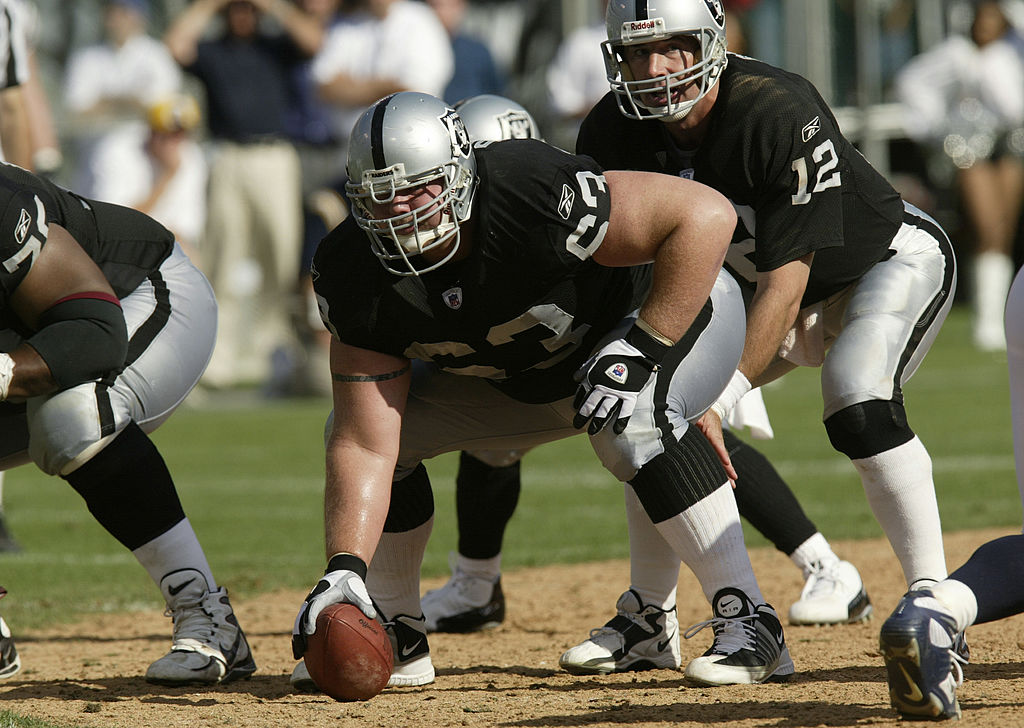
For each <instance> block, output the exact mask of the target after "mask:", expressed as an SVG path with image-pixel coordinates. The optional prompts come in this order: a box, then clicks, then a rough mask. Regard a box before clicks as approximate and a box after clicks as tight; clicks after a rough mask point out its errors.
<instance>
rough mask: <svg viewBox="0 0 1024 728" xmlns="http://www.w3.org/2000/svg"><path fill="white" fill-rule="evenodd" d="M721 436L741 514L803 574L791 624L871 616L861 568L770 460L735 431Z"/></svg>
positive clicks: (791, 613) (841, 621) (793, 607)
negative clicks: (840, 551) (841, 551)
mask: <svg viewBox="0 0 1024 728" xmlns="http://www.w3.org/2000/svg"><path fill="white" fill-rule="evenodd" d="M722 434H723V436H724V437H725V444H726V447H727V448H729V457H730V458H731V459H732V464H733V467H734V468H736V472H737V474H738V475H739V478H738V479H737V480H736V488H735V491H734V492H735V496H736V505H737V506H738V508H739V512H740V515H741V516H743V517H744V518H746V519H747V520H748V521H749V522H750V524H751V525H752V526H754V528H756V529H757V530H758V531H760V532H761V534H763V535H764V536H765V538H767V539H768V540H769V541H771V542H772V543H773V544H774V545H775V547H776V548H777V549H778V550H779V551H782V552H783V553H784V554H786V555H787V556H789V557H790V558H791V559H792V560H793V562H794V563H795V564H796V565H797V566H798V567H799V568H800V570H801V571H802V573H803V576H804V587H803V590H802V591H801V594H800V598H799V599H798V600H797V601H796V602H794V603H793V604H792V605H790V608H789V621H790V623H791V624H843V623H850V622H859V621H861V620H864V619H867V618H868V617H869V616H870V615H871V600H870V599H869V598H868V595H867V592H866V591H865V589H864V582H863V580H862V579H861V577H860V573H859V572H858V571H857V567H855V566H854V565H853V564H851V563H850V562H848V561H843V560H841V559H840V558H839V557H838V556H836V555H835V553H834V552H833V551H832V548H831V546H829V543H828V541H827V540H825V537H824V536H822V535H821V534H820V533H819V532H818V529H817V527H816V526H815V525H814V524H813V523H812V522H811V520H810V519H809V518H807V516H806V514H805V513H804V510H803V508H802V507H801V506H800V503H799V501H797V499H796V496H795V495H794V494H793V491H792V490H790V488H789V485H788V484H787V483H786V481H785V480H783V479H782V476H781V475H779V473H778V471H776V470H775V467H774V466H773V465H772V464H771V462H770V461H769V460H768V458H766V457H765V456H764V455H762V454H761V453H760V452H758V451H757V450H756V449H755V448H754V447H752V446H751V445H749V444H748V443H746V442H744V441H743V440H741V439H740V438H739V437H737V436H736V435H735V434H733V433H732V431H730V430H724V431H723V433H722Z"/></svg>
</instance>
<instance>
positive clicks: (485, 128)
mask: <svg viewBox="0 0 1024 728" xmlns="http://www.w3.org/2000/svg"><path fill="white" fill-rule="evenodd" d="M455 110H456V111H458V112H459V116H460V117H461V118H462V123H464V124H465V125H466V131H468V132H469V138H470V139H472V140H473V141H475V142H483V141H491V142H500V141H503V140H505V139H540V138H541V136H540V130H539V129H538V128H537V122H535V121H534V120H533V117H532V116H531V115H530V112H529V111H527V110H526V109H525V108H523V106H522V105H521V104H518V103H516V102H515V101H513V100H512V99H507V98H505V97H504V96H496V95H495V94H480V95H478V96H470V97H469V98H468V99H463V100H462V101H460V102H458V103H457V104H455Z"/></svg>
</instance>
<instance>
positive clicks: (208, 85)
mask: <svg viewBox="0 0 1024 728" xmlns="http://www.w3.org/2000/svg"><path fill="white" fill-rule="evenodd" d="M264 14H266V15H267V16H269V18H268V19H273V21H276V23H277V24H278V25H279V26H280V27H281V28H282V29H283V32H281V33H272V32H270V31H269V30H267V29H266V28H265V27H264V26H263V25H262V23H261V20H262V19H263V16H264ZM217 19H220V20H221V21H222V28H221V30H220V32H219V33H217V35H215V36H214V37H212V38H210V39H203V36H204V35H205V34H206V33H207V31H208V30H210V29H211V27H212V25H213V22H214V21H215V20H217ZM164 40H165V42H166V43H167V46H168V48H170V51H171V54H172V55H173V56H174V58H175V60H177V61H178V63H180V64H181V65H182V67H184V68H185V70H186V71H188V72H189V73H190V74H192V75H193V76H195V77H196V78H197V79H198V80H199V82H200V83H201V85H202V86H203V88H204V89H205V91H206V106H207V114H208V118H207V122H208V128H209V135H210V138H211V141H212V144H213V150H212V152H213V154H212V158H211V163H210V178H209V179H210V182H209V194H208V197H207V217H206V226H205V229H204V233H203V236H202V239H201V242H200V261H201V267H202V269H203V271H204V272H205V273H206V275H207V277H208V278H209V279H210V283H211V284H212V285H213V288H214V291H215V293H216V295H217V301H218V304H219V309H220V315H219V327H218V331H217V346H216V348H215V349H214V354H213V358H212V359H211V361H210V364H209V366H208V367H207V369H206V373H205V374H204V376H203V380H202V384H204V385H205V386H209V387H214V388H226V387H235V386H238V385H242V384H248V383H252V382H255V381H259V382H263V383H269V382H271V381H273V380H275V379H277V378H279V377H283V376H286V374H285V373H283V372H279V371H277V370H279V369H284V368H287V367H288V366H290V365H291V363H292V362H293V361H294V358H295V352H296V351H297V350H298V344H297V341H296V338H295V334H294V330H293V326H292V316H293V315H294V313H295V311H296V308H297V303H298V297H297V295H296V293H297V291H296V288H297V284H298V275H299V256H300V251H301V243H302V195H301V171H300V164H299V157H298V154H297V153H296V150H295V146H294V145H293V144H292V143H291V141H289V139H288V134H287V129H286V118H287V114H288V109H289V103H290V94H291V91H292V88H291V74H292V71H293V70H294V68H295V67H296V65H297V64H299V63H301V62H302V61H304V60H305V59H306V58H309V57H310V56H312V55H314V54H315V53H316V52H317V51H318V50H319V48H320V45H321V43H322V41H323V28H322V26H321V24H320V23H319V22H317V20H315V19H314V18H312V17H311V16H310V15H308V14H307V13H306V12H305V11H303V10H302V9H300V8H299V7H297V6H295V5H294V4H292V3H290V2H280V1H278V0H196V1H195V2H193V3H192V4H191V5H189V6H188V7H187V8H186V9H185V10H184V11H183V12H182V13H181V14H180V15H179V16H178V17H177V18H176V19H175V20H174V21H173V22H172V23H171V26H170V27H169V28H168V30H167V33H166V35H165V36H164Z"/></svg>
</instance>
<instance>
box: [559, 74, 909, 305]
mask: <svg viewBox="0 0 1024 728" xmlns="http://www.w3.org/2000/svg"><path fill="white" fill-rule="evenodd" d="M718 85H719V87H720V88H719V91H718V99H717V100H716V102H715V105H714V107H713V108H712V111H711V115H710V119H709V125H708V129H707V132H706V133H705V135H704V138H703V140H702V141H701V145H700V147H699V148H698V149H696V150H692V151H687V150H681V149H679V148H678V147H677V146H676V145H675V143H674V141H673V140H672V138H671V137H670V136H669V134H668V132H667V130H666V128H665V125H664V124H662V123H661V122H658V121H650V120H645V121H637V120H631V119H627V118H625V117H624V116H623V115H622V114H621V113H620V112H619V109H618V106H617V105H616V102H615V97H614V96H613V95H612V94H611V93H609V94H608V95H606V96H605V97H604V98H603V99H602V100H601V101H600V102H598V104H597V106H595V107H594V109H592V110H591V112H590V114H589V115H588V116H587V118H586V119H585V120H584V122H583V125H582V127H581V128H580V133H579V138H578V139H577V142H576V151H577V153H579V154H587V155H590V156H592V157H593V158H594V159H596V160H597V161H598V163H599V164H600V165H601V166H602V167H604V168H605V169H633V170H645V171H652V172H664V173H667V174H672V175H681V176H685V177H692V178H693V179H696V180H697V181H698V182H703V183H704V184H706V185H708V186H710V187H713V188H714V189H716V190H718V191H719V192H721V193H722V194H724V195H725V196H726V197H728V198H729V199H730V200H731V201H732V203H733V205H734V206H735V207H736V210H737V213H738V215H739V218H740V219H739V222H738V224H737V229H736V235H735V236H734V238H733V244H732V245H731V246H730V249H729V254H728V256H727V258H726V268H728V269H729V271H730V272H731V273H733V275H734V276H735V277H736V279H737V280H738V281H739V282H740V284H741V285H745V286H748V287H751V286H752V285H753V282H754V281H755V278H756V272H757V271H769V270H774V269H776V268H778V267H780V266H782V265H784V264H785V263H788V262H790V261H793V260H796V259H798V258H801V257H803V256H804V255H806V254H807V253H810V252H814V261H813V263H812V265H811V273H810V279H809V280H808V282H807V290H806V292H805V294H804V298H803V305H807V304H810V303H814V302H816V301H819V300H821V299H823V298H825V297H827V296H829V295H831V294H833V293H835V292H837V291H839V290H841V289H842V288H844V287H846V286H847V285H848V284H850V283H852V282H853V281H856V280H858V279H859V278H860V277H861V276H862V275H863V274H864V273H865V272H866V271H867V269H868V268H870V267H871V266H872V265H873V264H874V263H876V262H878V261H879V260H881V259H883V258H884V257H885V256H886V255H887V251H888V246H889V242H890V241H891V240H892V238H893V236H894V235H895V234H896V231H897V230H898V229H899V226H900V224H901V222H902V220H903V204H902V202H901V200H900V198H899V195H898V194H897V193H896V191H895V190H894V189H893V188H892V186H891V185H890V184H889V183H888V182H886V180H885V179H884V178H883V177H882V176H881V175H880V174H879V173H878V172H877V171H875V169H874V168H873V167H871V165H870V164H869V163H868V162H867V160H866V159H864V157H863V156H862V155H861V154H860V152H859V151H857V150H856V149H855V148H854V147H853V145H852V144H850V143H849V142H848V141H847V140H846V139H845V138H844V137H843V135H842V134H841V133H840V131H839V125H838V124H837V123H836V120H835V117H834V116H833V115H832V112H831V111H830V110H829V108H828V105H827V104H826V103H825V101H824V100H823V99H822V98H821V96H820V95H819V94H818V92H817V91H816V90H815V89H814V87H813V86H812V85H811V84H810V83H809V82H808V81H807V80H805V79H803V78H801V77H800V76H797V75H795V74H792V73H788V72H786V71H783V70H780V69H778V68H775V67H773V66H770V65H768V64H765V63H761V62H760V61H756V60H753V59H751V58H746V57H744V56H737V55H733V54H729V64H728V66H727V67H726V69H725V71H724V73H723V74H722V77H721V79H719V81H718ZM755 240H756V245H755Z"/></svg>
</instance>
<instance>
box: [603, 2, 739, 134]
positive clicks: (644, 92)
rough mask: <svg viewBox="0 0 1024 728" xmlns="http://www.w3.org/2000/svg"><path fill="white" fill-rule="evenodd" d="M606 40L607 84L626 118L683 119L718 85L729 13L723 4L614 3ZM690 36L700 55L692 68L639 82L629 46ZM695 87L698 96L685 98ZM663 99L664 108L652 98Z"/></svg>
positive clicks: (610, 3)
mask: <svg viewBox="0 0 1024 728" xmlns="http://www.w3.org/2000/svg"><path fill="white" fill-rule="evenodd" d="M605 24H606V28H607V32H608V40H607V41H605V42H604V43H602V44H601V49H602V51H603V52H604V59H605V69H606V71H607V75H608V83H609V85H610V86H611V90H612V92H613V93H614V94H615V99H616V102H617V103H618V105H619V110H620V111H621V112H622V114H623V115H624V116H626V117H628V118H630V119H660V120H662V121H666V122H668V121H679V120H680V119H682V118H684V117H685V116H686V115H687V114H688V113H690V111H691V110H692V109H693V107H694V106H696V104H697V103H698V102H699V101H700V100H701V99H702V98H704V96H705V95H707V93H708V92H709V91H710V90H711V89H712V88H713V87H714V85H715V84H716V83H718V79H719V77H720V76H721V74H722V71H723V70H725V66H726V63H727V60H726V55H725V50H726V44H725V12H724V10H723V8H722V4H721V2H720V0H656V1H655V2H636V1H635V0H612V1H611V2H609V3H608V12H607V14H606V16H605ZM679 37H689V38H693V39H695V42H696V46H697V49H698V50H697V52H696V59H695V61H694V63H693V64H692V65H691V66H690V67H689V68H684V69H681V70H679V71H677V72H674V73H670V74H667V75H665V76H661V77H658V78H653V79H636V78H634V77H633V74H632V72H631V71H630V67H629V64H628V62H627V58H626V53H627V52H628V51H629V49H630V47H633V46H637V45H643V44H646V43H653V42H657V41H664V40H669V39H672V38H679ZM691 85H695V86H696V88H697V94H696V96H692V95H691V97H690V98H683V97H682V95H683V93H684V92H685V91H686V90H687V88H688V87H689V86H691ZM653 94H657V95H658V96H664V98H665V102H664V103H663V104H653V103H651V96H652V95H653Z"/></svg>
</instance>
